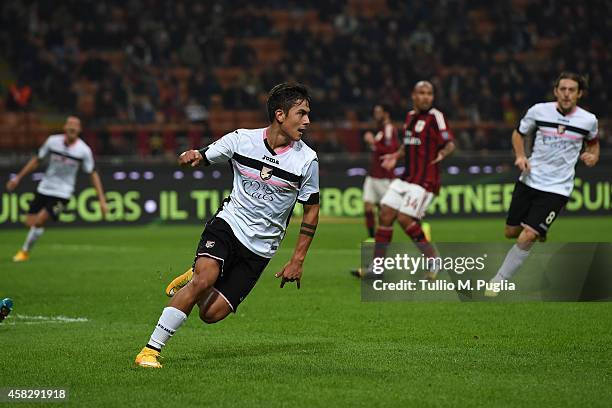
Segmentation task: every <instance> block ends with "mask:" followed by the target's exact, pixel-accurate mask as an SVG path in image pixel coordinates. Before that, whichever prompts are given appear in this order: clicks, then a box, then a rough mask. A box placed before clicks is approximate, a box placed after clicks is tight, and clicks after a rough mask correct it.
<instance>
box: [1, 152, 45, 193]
mask: <svg viewBox="0 0 612 408" xmlns="http://www.w3.org/2000/svg"><path fill="white" fill-rule="evenodd" d="M39 164H40V160H39V159H38V157H37V156H34V157H32V158H31V159H30V160H29V161H28V162H27V163H26V165H25V166H23V168H22V169H21V171H20V172H19V173H17V175H16V176H15V177H13V178H12V179H10V180H9V181H8V182H7V183H6V189H7V190H8V191H13V190H14V189H15V188H17V186H18V185H19V183H20V182H21V179H22V178H23V177H25V176H27V175H28V174H30V173H31V172H33V171H34V170H36V169H37V168H38V165H39Z"/></svg>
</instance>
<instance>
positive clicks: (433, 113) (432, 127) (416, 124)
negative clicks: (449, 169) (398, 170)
mask: <svg viewBox="0 0 612 408" xmlns="http://www.w3.org/2000/svg"><path fill="white" fill-rule="evenodd" d="M451 140H453V134H452V133H451V131H450V129H449V128H448V125H447V122H446V119H445V118H444V114H443V113H442V112H440V111H439V110H437V109H435V108H431V109H429V110H428V111H426V112H418V113H417V112H416V111H413V110H412V111H410V112H408V115H406V123H405V124H404V149H405V153H406V163H405V164H406V169H405V171H404V177H403V179H404V180H405V181H407V182H409V183H413V184H418V185H420V186H421V187H423V188H424V189H425V190H427V191H430V192H432V193H434V194H437V193H438V191H440V166H439V163H436V164H431V162H432V161H433V160H435V158H436V156H437V155H438V151H440V149H442V148H443V147H444V145H446V143H448V142H450V141H451Z"/></svg>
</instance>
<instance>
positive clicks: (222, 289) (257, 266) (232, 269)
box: [193, 217, 270, 313]
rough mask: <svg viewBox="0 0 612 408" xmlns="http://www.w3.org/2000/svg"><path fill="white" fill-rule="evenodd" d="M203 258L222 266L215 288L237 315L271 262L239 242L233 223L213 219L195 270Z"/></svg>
mask: <svg viewBox="0 0 612 408" xmlns="http://www.w3.org/2000/svg"><path fill="white" fill-rule="evenodd" d="M202 256H206V257H209V258H212V259H216V260H217V262H218V263H219V267H220V268H221V272H220V274H219V277H218V278H217V281H216V282H215V284H214V287H215V289H216V290H217V291H218V292H219V293H220V294H221V295H222V296H223V297H224V298H225V300H227V302H228V303H229V305H230V307H231V308H232V311H233V312H234V313H235V312H236V310H237V309H238V305H239V304H240V302H242V301H243V300H244V299H245V298H246V297H247V295H248V294H249V292H251V289H253V287H254V286H255V284H256V283H257V280H258V279H259V277H260V276H261V274H262V272H263V271H264V269H266V266H267V265H268V262H270V259H269V258H264V257H262V256H259V255H257V254H255V253H253V252H251V251H250V250H249V249H248V248H247V247H245V246H244V245H243V244H242V243H241V242H240V241H238V238H236V236H235V235H234V232H233V231H232V228H231V227H230V226H229V224H228V223H227V222H226V221H225V220H224V219H223V218H219V217H215V218H213V219H211V220H210V221H209V222H208V223H207V224H206V226H205V227H204V232H202V237H201V238H200V243H199V244H198V249H197V250H196V254H195V259H194V261H193V266H194V267H195V263H196V261H197V260H198V258H200V257H202Z"/></svg>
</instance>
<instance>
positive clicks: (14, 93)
mask: <svg viewBox="0 0 612 408" xmlns="http://www.w3.org/2000/svg"><path fill="white" fill-rule="evenodd" d="M31 102H32V88H30V86H29V85H27V84H25V83H23V81H22V80H18V81H17V82H16V83H14V84H11V85H10V86H9V88H8V93H7V95H6V110H8V111H13V112H18V111H27V110H29V108H30V104H31Z"/></svg>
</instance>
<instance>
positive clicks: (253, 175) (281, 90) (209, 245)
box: [136, 83, 319, 368]
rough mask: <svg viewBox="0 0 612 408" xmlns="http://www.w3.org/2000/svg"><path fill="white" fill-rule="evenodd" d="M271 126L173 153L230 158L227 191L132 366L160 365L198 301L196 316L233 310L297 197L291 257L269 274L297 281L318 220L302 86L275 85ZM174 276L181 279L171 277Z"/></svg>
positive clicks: (202, 160) (219, 316) (191, 161)
mask: <svg viewBox="0 0 612 408" xmlns="http://www.w3.org/2000/svg"><path fill="white" fill-rule="evenodd" d="M267 105H268V116H269V119H270V125H269V126H268V127H267V128H263V129H238V130H236V131H234V132H231V133H228V134H226V135H225V136H223V137H222V138H221V139H219V140H217V141H216V142H214V143H213V144H211V145H210V146H207V147H205V148H203V149H201V150H189V151H186V152H184V153H182V154H181V155H180V156H179V164H182V165H191V166H196V165H198V164H204V165H210V164H215V163H226V162H228V161H229V162H230V164H231V167H232V170H233V173H234V181H233V188H232V192H231V194H230V196H229V198H228V199H226V200H224V202H223V204H222V206H221V208H220V209H219V210H218V211H217V213H216V214H215V216H214V217H213V218H212V219H211V220H209V221H208V222H207V223H206V225H205V227H204V232H203V233H202V237H201V239H200V243H199V245H198V247H197V250H196V254H195V260H194V262H193V267H192V268H191V269H189V270H188V271H187V272H185V273H184V274H183V275H181V276H180V277H178V278H177V279H175V280H174V281H173V284H171V286H172V287H173V291H172V293H170V295H173V297H172V299H171V300H170V302H169V303H168V306H167V307H166V308H165V309H164V310H163V312H162V314H161V316H160V318H159V321H158V323H157V325H156V327H155V329H154V330H153V333H152V334H151V337H150V340H149V342H148V343H147V345H146V346H145V347H144V348H143V349H142V351H141V352H140V353H139V354H138V355H137V356H136V364H137V365H139V366H142V367H153V368H159V367H161V364H160V363H159V361H158V358H159V354H160V351H161V349H162V347H163V346H164V345H165V344H166V342H167V341H168V339H169V338H170V337H171V336H172V335H173V334H174V333H175V332H176V330H178V328H179V327H180V326H181V325H182V324H183V322H184V321H185V320H186V319H187V315H189V313H191V310H192V309H193V307H194V306H195V305H196V304H197V305H198V307H199V315H200V319H202V320H203V321H204V322H205V323H216V322H218V321H220V320H223V319H225V317H227V316H228V315H229V314H230V313H231V312H236V310H237V308H238V305H239V304H240V303H241V302H242V301H243V300H244V298H245V297H246V296H247V295H248V294H249V292H250V291H251V289H253V287H254V286H255V284H256V283H257V280H258V279H259V277H260V275H261V273H262V272H263V270H264V269H265V267H266V265H267V264H268V262H269V261H270V258H271V257H272V256H273V255H274V253H275V252H276V250H277V249H278V247H279V245H280V242H281V240H282V239H283V237H284V236H285V233H286V229H287V225H288V224H289V219H290V217H291V213H292V211H293V207H294V206H295V204H296V202H299V203H301V204H302V205H303V206H304V215H303V218H302V224H301V229H300V235H299V238H298V241H297V244H296V246H295V249H294V252H293V256H292V257H291V259H290V261H289V262H288V263H287V264H285V266H284V267H283V269H282V270H281V271H280V272H278V273H277V274H276V275H275V276H276V277H277V278H281V285H280V286H281V288H282V287H283V286H284V284H285V282H293V281H296V283H297V287H298V289H299V287H300V278H301V276H302V264H303V262H304V258H305V257H306V253H307V251H308V248H309V246H310V243H311V241H312V239H313V237H314V233H315V229H316V227H317V224H318V220H319V162H318V159H317V155H316V153H315V152H314V151H313V150H312V149H311V148H310V147H308V146H307V145H306V144H305V143H304V142H303V141H302V140H301V138H302V134H303V133H304V131H305V130H306V128H307V127H308V125H309V124H310V119H309V117H308V115H309V113H310V96H309V94H308V90H307V89H306V88H305V87H304V86H303V85H300V84H287V83H285V84H279V85H277V86H275V87H274V88H272V90H271V91H270V94H269V96H268V104H267ZM175 282H179V283H176V284H175Z"/></svg>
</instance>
